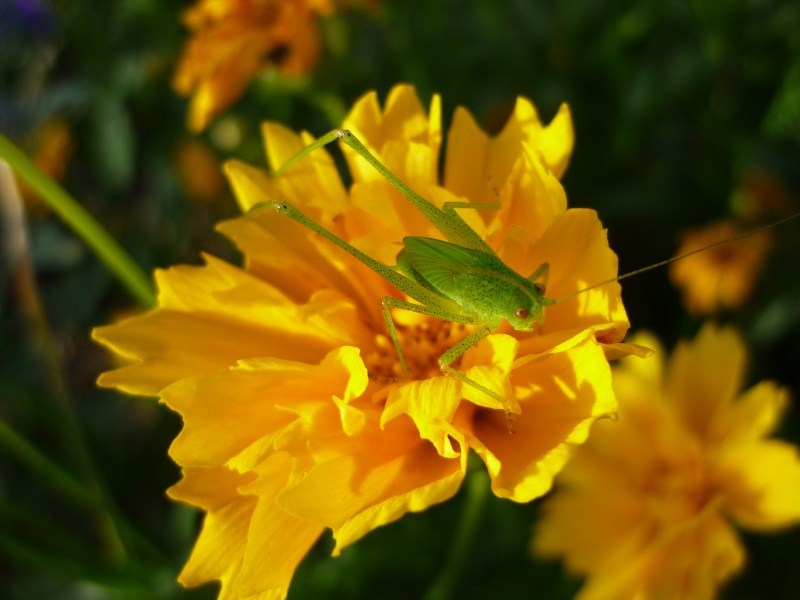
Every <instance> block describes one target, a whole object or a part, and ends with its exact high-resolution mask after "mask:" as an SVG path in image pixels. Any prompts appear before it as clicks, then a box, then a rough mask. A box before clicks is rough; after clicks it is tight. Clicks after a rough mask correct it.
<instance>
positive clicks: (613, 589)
mask: <svg viewBox="0 0 800 600" xmlns="http://www.w3.org/2000/svg"><path fill="white" fill-rule="evenodd" d="M637 341H639V342H640V343H645V344H647V345H648V346H650V347H658V342H657V340H654V339H652V338H651V337H650V336H646V335H643V336H641V337H640V338H638V340H637ZM745 362H746V356H745V347H744V344H743V342H742V340H741V338H740V337H739V336H738V335H737V334H736V333H735V332H734V331H733V330H732V329H729V328H723V329H717V328H716V327H714V326H712V325H706V326H705V327H703V329H702V330H701V331H700V333H699V334H698V336H697V338H696V339H695V340H694V341H693V342H691V343H688V342H684V343H681V344H679V345H678V347H677V348H676V350H675V352H674V353H673V355H672V358H671V360H670V361H669V364H668V365H667V366H666V369H665V370H664V368H663V366H662V364H661V362H659V361H656V360H650V361H638V362H636V361H631V360H630V359H625V360H624V361H623V364H622V366H621V368H620V369H618V370H616V371H615V373H614V389H615V390H616V393H617V399H618V401H619V422H616V423H613V422H610V421H604V422H598V423H597V424H596V425H595V426H594V427H593V429H592V435H591V437H590V438H589V441H588V442H587V443H586V444H584V445H583V446H582V447H581V448H580V450H579V451H578V452H577V454H576V455H575V458H574V459H573V461H572V462H570V464H569V465H567V467H566V468H565V469H564V471H563V472H562V474H561V475H560V476H559V480H558V483H559V484H560V486H559V487H558V488H557V491H556V492H555V495H554V496H553V497H552V498H551V499H550V500H549V501H548V502H547V503H546V504H545V507H544V516H543V518H542V520H541V521H540V523H539V525H538V527H537V535H536V536H535V538H534V551H535V552H537V553H538V554H541V555H545V556H563V558H564V560H565V561H566V564H567V567H568V568H569V570H571V571H572V572H574V573H576V574H581V575H586V576H587V580H586V583H585V585H584V587H583V589H582V590H581V592H580V594H579V595H578V598H580V599H581V600H590V599H591V600H601V599H613V600H625V599H634V598H635V599H637V600H647V599H653V598H681V599H682V600H695V599H697V600H699V599H705V598H711V597H713V596H714V592H715V590H716V589H717V588H718V587H719V586H720V585H721V584H722V583H723V582H725V581H726V580H727V579H729V578H730V577H731V576H732V575H733V574H734V573H736V572H737V571H738V570H739V569H741V568H742V566H743V564H744V560H745V553H744V549H743V547H742V545H741V544H740V542H739V540H738V537H737V535H736V530H735V529H734V527H733V525H732V524H731V523H730V522H729V520H733V521H735V522H736V523H737V524H738V525H741V526H744V527H747V528H751V529H754V530H758V531H770V530H774V529H777V528H780V527H785V526H788V525H791V524H794V523H797V522H798V521H800V456H799V455H798V449H797V448H796V447H795V446H793V445H791V444H788V443H785V442H781V441H778V440H775V439H765V438H767V436H768V435H769V434H770V433H771V432H772V430H773V429H774V428H775V427H776V425H777V424H778V422H779V421H780V418H781V415H782V413H783V411H784V410H785V408H786V405H787V401H788V395H787V393H786V392H785V390H783V389H781V388H779V387H778V386H776V385H775V384H774V383H772V382H769V381H765V382H761V383H759V384H758V385H756V386H754V387H752V388H750V389H749V390H747V391H745V392H741V391H740V390H741V387H742V377H743V373H744V368H745ZM662 371H663V372H662Z"/></svg>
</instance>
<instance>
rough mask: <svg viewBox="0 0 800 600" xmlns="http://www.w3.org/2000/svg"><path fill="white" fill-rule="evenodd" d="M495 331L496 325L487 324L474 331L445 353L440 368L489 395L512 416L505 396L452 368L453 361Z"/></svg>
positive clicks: (440, 361) (440, 358)
mask: <svg viewBox="0 0 800 600" xmlns="http://www.w3.org/2000/svg"><path fill="white" fill-rule="evenodd" d="M495 329H497V326H496V325H494V324H487V325H484V326H483V327H481V328H479V329H476V330H475V331H473V332H472V333H471V334H469V335H468V336H467V337H465V338H464V339H463V340H461V341H460V342H459V343H458V344H456V345H455V346H453V347H452V348H450V349H449V350H448V351H447V352H445V353H444V354H442V355H441V356H440V357H439V367H440V368H441V369H442V371H444V372H445V373H447V374H448V375H450V376H451V377H453V378H455V379H457V380H458V381H460V382H461V383H466V384H467V385H469V386H472V387H474V388H475V389H476V390H479V391H481V392H483V393H484V394H487V395H488V396H490V397H491V398H494V399H495V400H497V401H498V402H500V403H501V404H502V405H503V409H504V410H505V411H506V414H507V415H511V410H510V408H509V406H508V403H507V402H506V400H505V398H504V397H503V396H501V395H500V394H498V393H497V392H493V391H492V390H490V389H489V388H487V387H485V386H482V385H481V384H480V383H478V382H477V381H473V380H472V379H470V378H469V377H467V376H466V375H464V374H463V373H462V372H461V371H459V370H458V369H454V368H453V367H451V366H450V365H451V364H452V363H453V361H455V360H456V359H457V358H459V357H460V356H461V355H462V354H464V352H466V351H467V350H469V349H470V348H472V347H473V346H475V345H476V344H477V343H478V342H480V341H481V340H482V339H483V338H485V337H486V336H487V335H489V334H490V333H492V331H494V330H495Z"/></svg>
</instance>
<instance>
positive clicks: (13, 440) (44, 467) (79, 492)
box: [0, 421, 100, 508]
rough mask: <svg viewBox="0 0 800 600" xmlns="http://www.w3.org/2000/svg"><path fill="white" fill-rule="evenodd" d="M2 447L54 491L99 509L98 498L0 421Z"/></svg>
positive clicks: (76, 502)
mask: <svg viewBox="0 0 800 600" xmlns="http://www.w3.org/2000/svg"><path fill="white" fill-rule="evenodd" d="M0 447H1V448H4V449H5V450H6V451H8V452H9V453H10V454H12V455H14V456H16V457H17V458H18V459H19V460H20V462H21V463H22V464H24V465H25V466H26V467H28V468H29V469H30V470H31V471H33V472H34V473H36V474H38V475H40V476H41V478H42V481H44V482H45V483H47V484H48V485H49V486H50V487H51V488H52V489H53V490H54V491H56V492H58V493H60V494H61V495H62V496H64V497H65V498H67V499H68V500H70V501H72V502H74V503H75V504H77V505H78V506H81V507H84V508H97V507H98V505H99V504H100V502H99V500H98V498H97V497H96V496H95V495H94V494H93V493H92V492H90V491H89V490H87V489H86V488H85V487H83V486H82V485H81V484H80V483H78V482H77V481H75V480H74V479H73V478H72V477H71V476H70V475H69V474H67V473H66V472H65V471H64V470H63V469H61V467H59V466H58V465H56V464H55V463H53V462H52V461H51V460H50V459H49V458H47V457H46V456H45V455H44V454H42V453H41V452H39V451H38V450H37V449H36V448H35V447H34V446H33V445H32V444H30V443H28V441H27V440H26V439H25V438H23V437H22V436H20V435H18V434H17V432H15V431H14V430H13V429H11V427H9V426H8V425H7V424H6V423H5V422H4V421H0Z"/></svg>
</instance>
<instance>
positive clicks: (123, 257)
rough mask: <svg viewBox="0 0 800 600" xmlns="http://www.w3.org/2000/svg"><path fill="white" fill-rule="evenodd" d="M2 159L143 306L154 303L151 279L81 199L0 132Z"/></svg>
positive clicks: (149, 305)
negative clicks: (54, 179)
mask: <svg viewBox="0 0 800 600" xmlns="http://www.w3.org/2000/svg"><path fill="white" fill-rule="evenodd" d="M0 159H3V160H5V161H6V162H8V164H9V165H10V166H11V168H12V169H13V170H14V172H16V173H17V175H19V176H20V177H21V178H22V179H24V180H25V181H26V182H27V183H28V185H30V186H31V188H33V189H34V190H35V191H36V193H37V194H39V195H40V196H41V197H42V199H43V200H44V201H45V202H46V203H47V205H48V206H49V207H50V208H51V209H52V210H53V212H55V213H56V214H57V215H59V216H60V217H61V218H62V219H63V220H64V222H65V223H67V225H69V226H70V227H71V228H72V229H73V230H74V231H75V233H77V234H78V236H79V237H80V238H82V239H83V241H84V242H86V244H87V245H88V246H89V247H90V248H91V249H92V250H93V251H94V252H95V254H97V256H98V258H99V259H100V260H101V261H103V263H105V265H106V266H107V267H108V269H109V270H110V271H111V272H112V273H113V274H114V275H116V276H117V278H118V279H119V280H120V282H121V283H122V284H123V285H124V286H125V288H126V289H127V290H128V292H129V293H130V294H131V296H133V297H134V298H135V299H136V300H137V301H138V302H139V303H140V304H141V305H142V306H144V307H145V308H150V307H152V306H154V305H155V292H154V291H153V286H152V284H151V282H150V278H149V277H148V276H147V275H146V274H145V273H144V271H142V269H141V268H140V267H139V265H137V264H136V263H135V262H134V261H133V259H131V257H130V256H129V255H128V254H127V253H126V252H125V251H124V250H123V249H122V247H121V246H120V245H119V244H118V243H117V241H116V240H115V239H114V238H113V237H111V235H110V234H109V233H108V232H107V231H106V230H105V229H104V228H103V226H102V225H100V223H98V222H97V221H96V220H95V219H94V217H92V216H91V215H90V214H89V213H88V212H86V210H84V208H83V207H82V206H81V205H80V204H78V202H77V201H76V200H75V199H74V198H72V197H71V196H70V195H69V194H67V192H65V191H64V189H63V188H61V186H59V185H58V184H57V183H56V182H55V181H53V180H52V179H50V178H49V177H48V176H47V175H45V174H44V173H43V172H42V171H41V169H39V167H37V166H36V165H35V164H34V163H33V161H32V160H31V159H29V158H28V157H27V156H25V154H24V153H23V152H22V151H20V150H19V149H18V148H17V147H16V146H15V145H14V144H13V143H11V141H10V140H9V139H8V138H6V137H5V136H4V135H2V134H0Z"/></svg>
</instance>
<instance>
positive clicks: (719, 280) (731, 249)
mask: <svg viewBox="0 0 800 600" xmlns="http://www.w3.org/2000/svg"><path fill="white" fill-rule="evenodd" d="M737 233H740V231H737V227H736V225H735V224H734V222H733V221H720V222H718V223H714V224H712V225H709V226H707V227H703V228H700V229H694V230H689V231H685V232H684V233H683V239H682V242H681V245H680V247H679V248H678V251H677V253H676V256H680V255H681V254H686V253H688V252H692V251H693V250H698V249H700V248H705V247H706V246H709V245H711V244H714V243H716V242H720V241H723V240H727V239H728V238H731V237H733V236H734V235H736V234H737ZM771 247H772V235H771V233H770V232H769V231H759V232H756V233H753V234H752V235H749V236H747V237H745V238H742V239H741V240H737V241H735V242H731V243H729V244H723V245H721V246H717V247H716V248H710V249H709V250H705V251H703V252H700V253H698V254H695V255H694V256H690V257H688V258H684V259H682V260H679V261H677V262H674V263H672V264H671V265H670V267H669V274H670V279H671V280H672V283H673V285H675V286H676V287H678V288H680V289H682V290H683V304H684V306H685V307H686V310H687V311H689V313H691V314H692V315H694V316H697V317H702V316H707V315H712V314H714V313H716V312H718V311H720V310H735V309H737V308H739V307H741V306H742V305H743V304H744V303H745V302H746V301H747V300H748V299H749V298H750V295H751V294H752V292H753V287H754V285H755V282H756V279H757V278H758V275H759V273H760V272H761V269H762V267H763V266H764V261H765V260H766V258H767V254H768V253H769V251H770V249H771Z"/></svg>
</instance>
